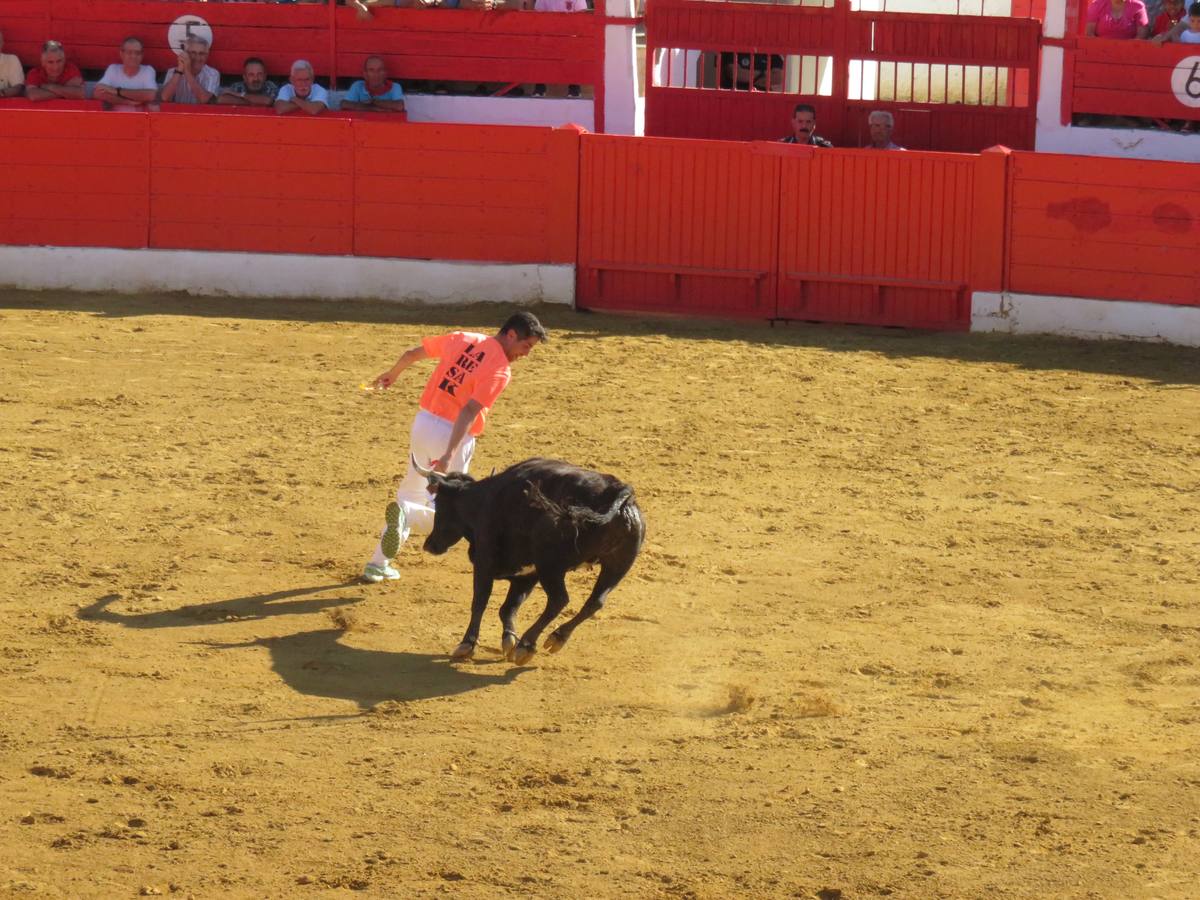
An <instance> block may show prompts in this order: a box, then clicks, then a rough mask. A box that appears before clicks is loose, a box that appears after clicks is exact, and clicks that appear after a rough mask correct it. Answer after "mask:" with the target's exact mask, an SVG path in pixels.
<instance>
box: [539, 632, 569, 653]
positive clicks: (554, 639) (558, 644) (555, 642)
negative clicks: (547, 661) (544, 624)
mask: <svg viewBox="0 0 1200 900" xmlns="http://www.w3.org/2000/svg"><path fill="white" fill-rule="evenodd" d="M565 646H567V639H566V638H564V637H560V636H559V634H558V632H557V631H555V632H553V633H552V634H551V635H550V637H548V638H546V643H544V644H542V649H543V650H549V651H550V652H551V653H557V652H558V651H559V650H561V649H562V648H563V647H565Z"/></svg>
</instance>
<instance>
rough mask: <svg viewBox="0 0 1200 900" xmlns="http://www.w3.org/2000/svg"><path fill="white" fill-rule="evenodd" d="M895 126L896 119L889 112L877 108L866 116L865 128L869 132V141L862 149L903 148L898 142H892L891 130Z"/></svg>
mask: <svg viewBox="0 0 1200 900" xmlns="http://www.w3.org/2000/svg"><path fill="white" fill-rule="evenodd" d="M895 127H896V120H895V118H893V117H892V114H891V113H890V112H887V111H885V110H882V109H877V110H875V112H873V113H871V114H870V115H869V116H867V128H868V129H869V130H870V132H871V143H869V144H867V146H866V147H865V148H863V149H865V150H903V149H904V148H903V147H901V146H900V145H899V144H894V143H892V130H893V129H894V128H895Z"/></svg>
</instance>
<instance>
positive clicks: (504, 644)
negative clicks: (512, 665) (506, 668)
mask: <svg viewBox="0 0 1200 900" xmlns="http://www.w3.org/2000/svg"><path fill="white" fill-rule="evenodd" d="M500 649H501V650H503V651H504V658H505V659H507V660H508V661H509V662H512V658H513V651H514V650H516V649H517V633H516V632H515V631H506V632H504V637H503V638H501V639H500Z"/></svg>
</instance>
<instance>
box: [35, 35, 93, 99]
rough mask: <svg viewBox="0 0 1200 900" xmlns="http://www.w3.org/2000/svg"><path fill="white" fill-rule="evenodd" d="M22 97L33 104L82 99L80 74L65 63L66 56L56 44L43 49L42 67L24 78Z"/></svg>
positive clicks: (50, 43) (38, 67) (68, 63)
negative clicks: (45, 101)
mask: <svg viewBox="0 0 1200 900" xmlns="http://www.w3.org/2000/svg"><path fill="white" fill-rule="evenodd" d="M25 97H26V99H28V100H31V101H33V102H34V103H40V102H42V101H43V100H82V99H83V73H82V72H80V71H79V66H77V65H75V63H73V62H67V52H66V51H65V50H63V45H62V44H60V43H59V42H58V41H46V43H45V44H43V45H42V62H41V65H39V66H35V67H34V68H32V69H30V70H29V73H28V74H27V75H26V76H25Z"/></svg>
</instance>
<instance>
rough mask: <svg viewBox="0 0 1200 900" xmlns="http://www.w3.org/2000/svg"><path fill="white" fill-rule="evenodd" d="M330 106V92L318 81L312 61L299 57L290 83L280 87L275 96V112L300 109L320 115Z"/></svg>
mask: <svg viewBox="0 0 1200 900" xmlns="http://www.w3.org/2000/svg"><path fill="white" fill-rule="evenodd" d="M328 108H329V92H328V91H326V90H325V88H323V87H321V86H320V85H319V84H317V82H316V76H315V75H314V74H313V67H312V63H310V62H309V61H308V60H307V59H298V60H296V61H295V62H294V63H292V74H291V77H290V78H288V83H287V84H285V85H284V86H283V87H281V88H280V89H279V96H278V97H276V98H275V112H277V113H279V114H280V115H281V116H285V115H287V114H288V113H292V112H295V111H296V110H300V111H301V112H305V113H308V114H309V115H310V116H319V115H320V114H321V113H323V112H325V110H327V109H328Z"/></svg>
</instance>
